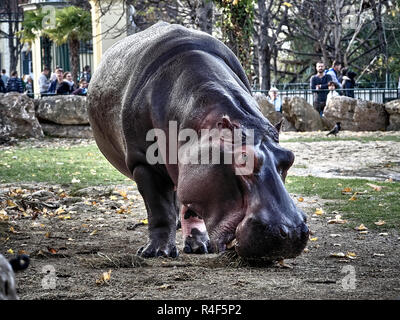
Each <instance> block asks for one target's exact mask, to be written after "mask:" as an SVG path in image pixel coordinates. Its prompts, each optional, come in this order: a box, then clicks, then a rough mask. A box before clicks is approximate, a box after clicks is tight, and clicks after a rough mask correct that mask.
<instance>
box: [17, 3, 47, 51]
mask: <svg viewBox="0 0 400 320" xmlns="http://www.w3.org/2000/svg"><path fill="white" fill-rule="evenodd" d="M45 16H46V13H45V12H42V10H33V11H26V12H25V13H24V20H23V21H22V30H21V31H20V32H19V33H18V36H19V37H20V38H21V41H22V42H23V43H28V44H30V45H31V44H32V42H33V41H35V39H36V37H37V36H38V35H40V34H41V31H42V29H43V25H42V22H43V20H44V19H45Z"/></svg>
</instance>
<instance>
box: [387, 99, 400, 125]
mask: <svg viewBox="0 0 400 320" xmlns="http://www.w3.org/2000/svg"><path fill="white" fill-rule="evenodd" d="M385 110H386V112H387V113H388V114H389V126H388V127H387V128H386V130H388V131H393V130H396V131H398V130H400V99H399V100H393V101H390V102H387V103H386V104H385Z"/></svg>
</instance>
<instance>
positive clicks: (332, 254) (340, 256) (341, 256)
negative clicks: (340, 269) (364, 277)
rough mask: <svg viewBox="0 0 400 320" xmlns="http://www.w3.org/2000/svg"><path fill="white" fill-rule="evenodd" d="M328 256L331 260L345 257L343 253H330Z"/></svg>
mask: <svg viewBox="0 0 400 320" xmlns="http://www.w3.org/2000/svg"><path fill="white" fill-rule="evenodd" d="M329 256H330V257H332V258H345V257H346V255H345V254H344V253H343V252H336V253H331V254H330V255H329Z"/></svg>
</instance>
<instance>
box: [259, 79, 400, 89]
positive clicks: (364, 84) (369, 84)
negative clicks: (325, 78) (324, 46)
mask: <svg viewBox="0 0 400 320" xmlns="http://www.w3.org/2000/svg"><path fill="white" fill-rule="evenodd" d="M398 86H399V83H398V82H396V81H389V82H385V81H359V82H357V84H356V86H355V87H356V88H360V89H361V88H365V89H369V88H381V89H398ZM272 87H275V88H277V89H279V90H299V89H310V83H309V82H295V83H278V84H274V85H272ZM254 90H258V89H257V88H256V87H254Z"/></svg>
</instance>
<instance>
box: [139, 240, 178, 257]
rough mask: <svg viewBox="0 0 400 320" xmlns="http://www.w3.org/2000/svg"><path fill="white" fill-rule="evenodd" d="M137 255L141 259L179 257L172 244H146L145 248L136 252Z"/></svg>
mask: <svg viewBox="0 0 400 320" xmlns="http://www.w3.org/2000/svg"><path fill="white" fill-rule="evenodd" d="M137 255H138V256H140V257H143V258H153V257H166V258H168V257H169V258H176V257H178V255H179V252H178V249H177V248H176V246H175V245H173V244H166V245H161V244H155V243H154V242H150V243H148V244H147V245H146V246H144V247H141V248H140V249H139V250H138V251H137Z"/></svg>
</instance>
